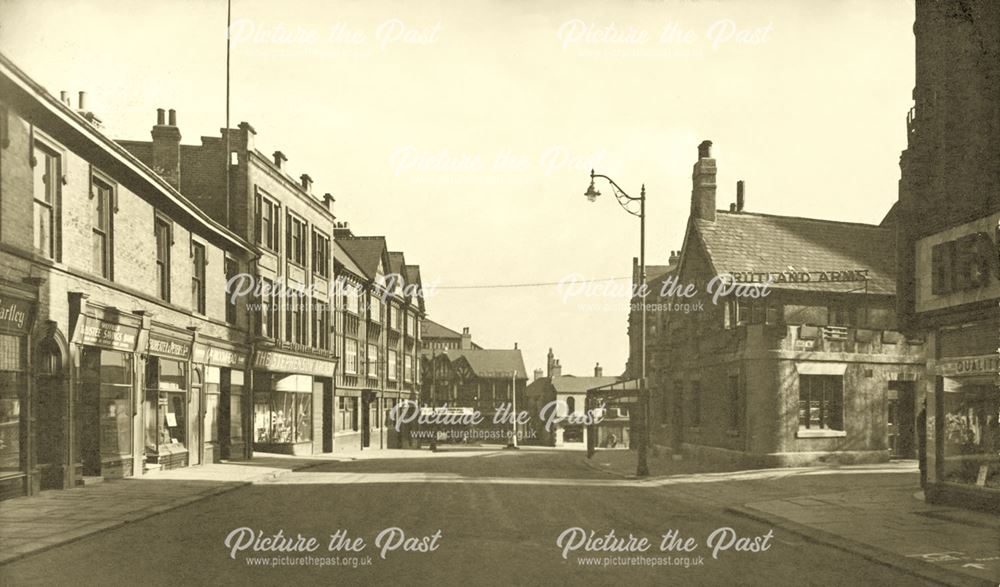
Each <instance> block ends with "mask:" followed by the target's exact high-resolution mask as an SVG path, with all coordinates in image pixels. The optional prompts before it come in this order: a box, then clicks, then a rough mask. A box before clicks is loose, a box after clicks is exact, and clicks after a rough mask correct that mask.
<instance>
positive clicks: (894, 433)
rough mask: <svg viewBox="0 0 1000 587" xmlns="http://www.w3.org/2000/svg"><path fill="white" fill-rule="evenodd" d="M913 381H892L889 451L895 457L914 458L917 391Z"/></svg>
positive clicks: (888, 420) (887, 430)
mask: <svg viewBox="0 0 1000 587" xmlns="http://www.w3.org/2000/svg"><path fill="white" fill-rule="evenodd" d="M914 387H915V386H914V382H913V381H890V382H889V393H888V402H887V404H888V405H887V414H886V433H887V434H888V446H889V452H890V454H891V455H892V457H893V458H897V459H912V458H914V455H915V452H914V434H915V431H916V426H915V421H914V418H915V414H916V404H915V402H916V393H915V391H914Z"/></svg>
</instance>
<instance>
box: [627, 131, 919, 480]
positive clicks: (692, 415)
mask: <svg viewBox="0 0 1000 587" xmlns="http://www.w3.org/2000/svg"><path fill="white" fill-rule="evenodd" d="M698 150H699V156H698V161H697V162H696V163H695V165H694V172H693V189H692V200H691V216H690V218H689V222H688V228H687V233H686V235H685V238H684V243H683V247H682V249H681V252H680V257H679V259H678V261H677V267H676V269H674V270H671V271H670V272H668V273H667V274H665V275H663V276H662V277H661V278H660V279H658V280H656V281H655V283H656V285H657V286H658V287H657V288H656V289H655V290H654V291H653V292H652V293H651V295H650V296H649V297H648V298H647V299H646V303H648V304H651V305H652V306H653V307H655V308H657V309H658V310H660V311H658V312H652V313H650V314H649V316H650V317H649V318H648V319H649V320H650V322H652V325H651V326H649V325H648V326H647V333H648V340H647V345H651V346H649V350H648V353H647V371H648V372H649V373H648V380H649V385H650V389H651V395H652V397H653V400H654V401H653V402H652V403H653V409H652V410H651V414H650V423H651V426H652V428H653V429H652V433H653V438H654V441H655V442H658V443H662V444H663V445H664V446H666V447H667V448H670V449H672V450H674V451H677V452H684V453H688V454H692V455H696V456H704V457H707V458H716V457H717V458H724V459H732V460H737V461H740V462H745V463H747V464H750V465H769V466H770V465H798V464H804V463H811V462H817V461H839V462H872V461H884V460H888V459H889V458H890V456H893V455H895V456H904V457H913V456H915V448H916V443H917V428H916V422H917V413H918V405H919V401H920V399H921V397H920V394H919V390H920V386H921V384H922V380H923V370H924V369H923V356H924V355H923V352H924V343H923V340H922V339H921V338H920V337H919V336H906V335H904V334H903V333H901V332H900V331H899V329H898V327H897V325H896V317H895V313H894V311H893V308H894V292H895V282H894V277H895V267H894V264H893V257H894V256H893V243H894V235H893V231H892V229H891V228H887V227H885V226H875V225H865V224H856V223H848V222H832V221H826V220H816V219H808V218H795V217H787V216H774V215H766V214H755V213H751V212H748V211H746V210H745V203H744V193H743V190H742V187H740V188H739V189H738V191H737V198H736V199H737V202H736V203H735V204H733V206H731V207H730V210H729V211H724V210H716V183H715V176H716V162H715V159H713V158H712V156H711V142H710V141H705V142H703V143H702V144H701V145H699V149H698ZM720 275H723V276H729V277H726V278H725V279H726V280H727V281H720V279H723V278H720V277H719V276H720ZM764 283H767V284H768V286H767V290H766V291H767V295H762V294H761V292H762V291H764V290H762V285H763V284H764ZM689 284H690V285H692V286H693V287H694V291H696V292H698V293H697V294H696V295H695V296H694V297H684V296H681V295H679V292H680V291H681V290H683V289H684V288H686V287H687V286H688V285H689ZM725 284H728V285H725ZM736 286H738V289H737V287H736ZM720 289H722V290H724V293H722V294H720V295H716V294H718V293H719V291H720Z"/></svg>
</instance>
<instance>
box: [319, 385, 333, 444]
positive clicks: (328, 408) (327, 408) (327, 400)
mask: <svg viewBox="0 0 1000 587" xmlns="http://www.w3.org/2000/svg"><path fill="white" fill-rule="evenodd" d="M316 381H317V383H320V384H322V386H323V452H333V385H332V383H333V382H332V381H331V380H330V379H327V378H317V380H316Z"/></svg>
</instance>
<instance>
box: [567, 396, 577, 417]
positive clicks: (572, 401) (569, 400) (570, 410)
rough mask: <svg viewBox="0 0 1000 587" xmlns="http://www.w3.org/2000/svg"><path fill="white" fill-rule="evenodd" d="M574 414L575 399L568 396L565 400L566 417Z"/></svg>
mask: <svg viewBox="0 0 1000 587" xmlns="http://www.w3.org/2000/svg"><path fill="white" fill-rule="evenodd" d="M575 412H576V398H575V397H573V396H569V397H567V398H566V415H567V416H568V415H570V414H573V413H575Z"/></svg>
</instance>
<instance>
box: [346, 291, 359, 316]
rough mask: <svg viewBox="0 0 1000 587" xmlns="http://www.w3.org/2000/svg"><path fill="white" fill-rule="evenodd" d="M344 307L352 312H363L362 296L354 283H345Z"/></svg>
mask: <svg viewBox="0 0 1000 587" xmlns="http://www.w3.org/2000/svg"><path fill="white" fill-rule="evenodd" d="M344 309H345V310H347V311H348V312H351V313H352V314H358V315H360V314H361V296H360V295H359V292H358V289H357V288H356V287H354V286H353V285H350V284H347V283H345V284H344Z"/></svg>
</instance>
